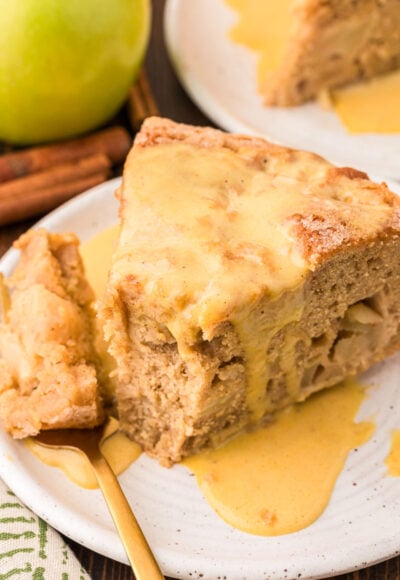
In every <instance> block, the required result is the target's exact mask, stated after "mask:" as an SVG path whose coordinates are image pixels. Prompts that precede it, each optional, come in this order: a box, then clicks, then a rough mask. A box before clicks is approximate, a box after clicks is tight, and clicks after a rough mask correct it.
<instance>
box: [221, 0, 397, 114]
mask: <svg viewBox="0 0 400 580" xmlns="http://www.w3.org/2000/svg"><path fill="white" fill-rule="evenodd" d="M274 2H276V4H277V6H276V7H275V6H273V5H272V6H271V5H270V4H271V2H270V1H268V4H269V6H267V7H266V11H267V12H266V14H267V16H268V15H269V16H271V15H270V13H271V11H272V12H274V11H275V12H276V14H275V15H274V16H273V22H269V21H267V22H265V35H266V36H267V38H266V42H267V43H268V45H267V51H268V54H265V55H264V56H263V58H264V59H266V60H267V61H268V62H269V61H270V59H271V58H272V57H271V56H269V55H273V54H274V52H276V53H277V54H276V55H275V56H274V57H273V58H274V60H273V61H271V62H272V63H273V64H274V67H273V69H274V70H272V72H270V73H268V74H266V75H265V78H259V87H260V92H261V93H262V94H263V95H264V98H265V103H266V104H268V105H279V106H288V105H298V104H301V103H304V102H305V101H308V100H310V99H314V98H315V97H317V96H318V94H319V93H320V92H321V91H324V90H327V89H331V88H337V87H340V86H342V85H345V84H348V83H350V82H353V81H357V80H362V79H370V78H372V77H375V76H376V75H380V74H382V73H385V72H388V71H391V70H394V69H397V68H399V67H400V3H399V2H398V0H328V1H322V0H292V1H290V0H285V2H282V1H281V0H274ZM227 3H228V4H229V5H230V6H232V7H233V8H238V5H239V6H240V3H238V2H236V0H227ZM258 6H259V12H260V17H259V18H262V13H263V12H262V3H260V4H258ZM243 10H244V11H245V10H246V11H247V10H250V12H251V10H252V9H251V7H250V6H249V5H247V6H245V8H243ZM258 22H259V20H258ZM285 22H286V24H285ZM239 26H240V25H239ZM279 27H280V28H279ZM257 29H259V26H258V24H257ZM258 34H262V31H261V32H260V31H259V32H258ZM242 36H243V35H242V34H239V37H240V38H241V37H242ZM247 36H248V37H249V38H251V35H250V33H249V31H247ZM247 36H246V38H247ZM253 42H257V41H256V40H254V41H253ZM258 42H259V43H261V44H262V41H261V40H260V41H258ZM267 68H268V67H267Z"/></svg>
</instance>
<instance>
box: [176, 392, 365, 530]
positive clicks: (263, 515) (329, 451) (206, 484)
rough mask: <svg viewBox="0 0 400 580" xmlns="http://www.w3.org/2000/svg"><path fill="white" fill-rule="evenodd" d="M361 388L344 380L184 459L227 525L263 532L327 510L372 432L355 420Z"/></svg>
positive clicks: (304, 522) (292, 526)
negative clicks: (348, 466) (354, 456)
mask: <svg viewBox="0 0 400 580" xmlns="http://www.w3.org/2000/svg"><path fill="white" fill-rule="evenodd" d="M364 395H365V392H364V390H363V389H362V388H361V387H360V386H358V385H357V384H356V383H355V382H353V381H346V383H343V384H341V385H339V386H337V387H334V388H331V389H327V390H326V391H323V392H321V393H318V394H316V395H314V396H312V397H311V398H309V399H308V400H307V401H305V402H304V403H301V404H299V405H296V406H294V407H290V408H289V409H286V410H284V411H283V412H281V413H279V414H278V415H277V417H276V419H275V421H274V422H273V423H271V424H270V425H268V426H267V427H265V428H263V429H260V430H258V431H255V432H252V433H246V434H244V435H241V436H239V437H237V438H236V439H234V440H232V441H231V442H230V443H228V444H227V445H225V446H224V447H222V448H220V449H216V450H213V451H207V452H203V453H201V454H199V455H197V456H194V457H190V458H189V459H186V460H185V461H184V464H185V465H186V466H187V467H188V468H189V469H190V470H191V471H193V473H195V475H196V478H197V482H198V484H199V486H200V488H201V490H202V491H203V493H204V495H205V497H206V498H207V501H208V502H209V503H210V505H211V506H212V507H213V509H214V510H215V511H216V512H217V513H218V514H219V515H220V517H221V518H222V519H224V520H225V521H226V522H227V523H229V524H230V525H232V526H234V527H235V528H238V529H240V530H242V531H245V532H249V533H252V534H258V535H265V536H275V535H280V534H288V533H292V532H296V531H298V530H300V529H303V528H305V527H307V526H308V525H310V524H311V523H312V522H313V521H315V520H316V519H317V518H318V517H319V516H320V515H321V514H322V512H323V511H324V509H325V507H326V506H327V504H328V502H329V498H330V496H331V493H332V491H333V488H334V485H335V482H336V479H337V477H338V476H339V474H340V472H341V470H342V468H343V465H344V463H345V461H346V458H347V456H348V454H349V452H350V451H351V450H352V449H353V448H355V447H358V446H359V445H361V444H362V443H365V442H366V441H368V439H369V438H370V437H371V435H372V434H373V432H374V428H375V427H374V425H373V424H372V423H370V422H365V421H364V422H361V423H355V422H354V419H355V417H356V415H357V412H358V410H359V407H360V405H361V403H362V401H363V399H364Z"/></svg>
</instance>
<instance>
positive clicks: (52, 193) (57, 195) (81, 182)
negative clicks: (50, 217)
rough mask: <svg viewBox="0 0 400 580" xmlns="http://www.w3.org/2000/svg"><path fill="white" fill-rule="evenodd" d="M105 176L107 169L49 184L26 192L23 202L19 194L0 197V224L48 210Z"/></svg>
mask: <svg viewBox="0 0 400 580" xmlns="http://www.w3.org/2000/svg"><path fill="white" fill-rule="evenodd" d="M107 177H108V172H107V171H100V172H98V173H95V174H93V175H89V176H87V177H81V178H80V179H77V180H75V181H70V182H67V183H56V184H53V185H49V186H47V187H45V188H43V189H41V190H33V191H32V192H30V193H27V195H26V197H25V198H24V200H23V203H21V197H20V196H18V197H5V198H3V199H0V226H4V225H6V224H11V223H15V222H18V221H21V220H24V219H27V218H29V217H32V216H34V215H38V214H41V213H45V212H48V211H50V210H52V209H54V208H55V207H57V206H58V205H60V204H61V203H64V202H65V201H68V199H71V198H72V197H74V196H75V195H77V194H78V193H82V192H83V191H85V190H87V189H89V188H90V187H94V186H95V185H98V184H99V183H102V182H103V181H105V180H106V179H107Z"/></svg>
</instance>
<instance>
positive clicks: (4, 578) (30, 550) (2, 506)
mask: <svg viewBox="0 0 400 580" xmlns="http://www.w3.org/2000/svg"><path fill="white" fill-rule="evenodd" d="M9 578H10V579H11V580H20V579H21V580H24V579H26V580H28V579H29V580H30V579H32V580H90V576H89V575H88V574H87V572H86V571H85V570H84V569H83V568H82V567H81V565H80V564H79V562H78V560H77V559H76V557H75V555H74V554H73V552H72V551H71V549H70V548H69V547H68V546H67V545H66V544H65V542H64V540H63V539H62V537H61V536H60V535H59V534H58V533H57V532H56V531H55V530H53V529H52V528H51V527H50V526H48V525H47V524H46V523H45V522H44V521H43V520H41V519H40V518H38V517H37V516H35V514H33V513H32V512H31V511H30V510H29V509H28V508H27V507H26V506H24V505H23V504H22V503H21V502H20V501H19V500H18V498H16V497H15V495H14V494H13V493H12V492H11V491H10V490H9V489H7V487H6V486H5V485H4V483H3V482H2V481H1V480H0V580H8V579H9Z"/></svg>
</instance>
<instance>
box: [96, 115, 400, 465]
mask: <svg viewBox="0 0 400 580" xmlns="http://www.w3.org/2000/svg"><path fill="white" fill-rule="evenodd" d="M118 196H119V199H120V217H121V232H120V237H119V241H118V245H117V247H116V250H115V252H114V255H113V263H112V267H111V272H110V276H109V281H108V290H107V293H106V296H105V297H104V299H103V302H102V305H101V307H100V312H99V315H100V317H101V318H102V320H103V323H104V328H105V333H106V338H107V339H109V340H110V351H111V354H112V355H113V356H114V358H115V359H116V361H117V370H116V377H115V379H116V397H117V401H118V408H119V416H120V422H121V426H122V429H123V430H124V431H126V433H128V434H129V435H130V436H131V437H132V438H133V439H135V440H136V441H137V442H139V443H140V444H141V445H142V446H143V448H144V450H145V451H146V452H147V453H148V454H150V455H152V456H155V457H157V458H158V459H159V461H160V462H161V463H163V464H165V465H170V464H171V463H173V462H176V461H179V460H180V459H181V458H182V457H184V456H185V455H187V454H190V453H193V452H196V451H198V450H200V449H202V448H204V447H207V446H215V445H218V444H220V443H221V442H223V441H225V440H226V439H227V438H229V437H231V436H233V435H234V434H236V433H238V432H239V431H240V430H242V429H244V428H247V427H254V426H257V425H260V424H262V423H263V422H265V421H266V420H269V418H270V417H271V414H272V413H273V412H274V411H276V410H277V409H280V408H282V407H284V406H286V405H289V404H291V403H294V402H295V401H301V400H303V399H305V398H306V397H307V396H309V395H310V394H311V393H313V392H315V391H318V390H320V389H323V388H325V387H328V386H331V385H334V384H336V383H337V382H338V381H341V380H342V379H343V378H344V377H346V376H348V375H355V374H356V373H358V372H360V371H363V370H365V369H367V368H368V367H370V366H371V365H372V364H373V363H375V362H376V361H379V360H382V359H383V358H384V357H386V356H387V355H389V354H390V353H392V352H393V351H394V350H395V349H396V348H398V346H399V344H400V335H399V326H400V261H399V255H400V238H399V234H400V219H399V218H400V202H399V200H398V198H397V197H396V196H395V195H394V194H393V193H391V192H390V191H389V190H388V188H387V187H386V185H384V184H374V183H372V182H371V181H370V180H369V179H368V177H367V176H366V175H365V174H364V173H361V172H359V171H356V170H353V169H349V168H336V167H333V166H332V165H330V164H329V163H328V162H326V161H324V160H323V159H322V158H320V157H318V156H317V155H313V154H311V153H308V152H303V151H295V150H291V149H287V148H284V147H279V146H276V145H272V144H270V143H268V142H267V141H265V140H263V139H260V138H253V137H246V136H240V135H230V134H225V133H223V132H221V131H218V130H214V129H209V128H199V127H191V126H187V125H182V124H176V123H174V122H172V121H169V120H165V119H159V118H151V119H148V120H147V121H146V122H145V123H144V125H143V127H142V130H141V132H140V133H139V134H138V135H137V137H136V140H135V144H134V147H133V149H132V151H131V153H130V154H129V156H128V159H127V163H126V165H125V169H124V176H123V183H122V186H121V188H120V190H119V192H118Z"/></svg>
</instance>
